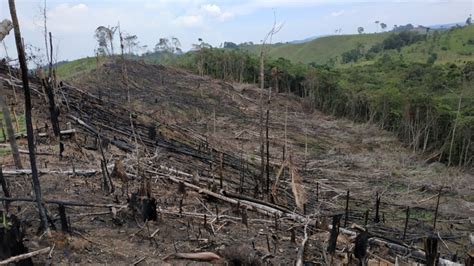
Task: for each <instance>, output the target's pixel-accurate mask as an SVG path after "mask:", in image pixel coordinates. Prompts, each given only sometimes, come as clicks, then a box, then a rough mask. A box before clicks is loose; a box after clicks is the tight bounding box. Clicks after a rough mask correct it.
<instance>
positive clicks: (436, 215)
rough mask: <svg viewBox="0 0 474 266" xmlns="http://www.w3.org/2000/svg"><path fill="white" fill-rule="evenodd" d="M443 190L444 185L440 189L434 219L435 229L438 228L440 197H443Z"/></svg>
mask: <svg viewBox="0 0 474 266" xmlns="http://www.w3.org/2000/svg"><path fill="white" fill-rule="evenodd" d="M442 190H443V187H441V188H440V189H439V192H438V200H437V201H436V210H435V214H434V220H433V231H434V230H436V220H437V219H438V209H439V199H440V198H441V191H442Z"/></svg>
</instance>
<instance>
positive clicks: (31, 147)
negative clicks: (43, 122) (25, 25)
mask: <svg viewBox="0 0 474 266" xmlns="http://www.w3.org/2000/svg"><path fill="white" fill-rule="evenodd" d="M8 4H9V7H10V14H11V17H12V22H13V29H14V32H15V42H16V48H17V51H18V60H19V61H20V69H21V78H22V81H23V92H24V95H25V120H26V133H27V135H28V152H29V155H30V164H31V176H32V179H33V189H34V192H35V196H36V202H37V204H38V210H39V216H40V220H41V229H42V230H48V219H47V217H46V208H45V207H44V206H43V203H42V196H41V185H40V182H39V179H38V169H37V167H36V156H35V143H34V139H33V138H34V136H33V134H34V133H33V123H32V119H31V94H30V87H29V83H28V66H27V64H26V57H25V51H24V49H23V42H22V40H21V32H20V25H19V23H18V17H17V15H16V7H15V0H8Z"/></svg>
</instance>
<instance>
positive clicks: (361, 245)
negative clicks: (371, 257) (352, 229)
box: [354, 231, 369, 266]
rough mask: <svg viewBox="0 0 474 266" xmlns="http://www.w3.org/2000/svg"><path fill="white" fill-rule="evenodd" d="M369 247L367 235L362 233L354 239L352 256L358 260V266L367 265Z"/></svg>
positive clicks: (365, 232)
mask: <svg viewBox="0 0 474 266" xmlns="http://www.w3.org/2000/svg"><path fill="white" fill-rule="evenodd" d="M368 245H369V233H368V232H367V231H362V232H361V233H360V234H358V235H357V237H356V239H355V247H354V256H355V257H356V258H357V259H358V260H359V264H358V265H359V266H365V265H367V263H366V260H367V247H368Z"/></svg>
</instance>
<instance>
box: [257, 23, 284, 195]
mask: <svg viewBox="0 0 474 266" xmlns="http://www.w3.org/2000/svg"><path fill="white" fill-rule="evenodd" d="M281 28H282V25H277V23H276V18H275V20H274V21H273V27H272V29H271V30H270V31H269V32H268V33H267V35H266V36H265V38H264V39H263V42H262V49H261V51H260V74H259V76H260V100H259V106H260V107H259V113H260V117H259V120H260V134H259V135H260V160H261V161H260V182H261V188H262V191H263V190H264V183H265V180H264V174H265V140H264V136H263V127H264V121H263V90H264V89H265V64H264V60H265V54H266V47H267V44H268V42H270V43H271V42H272V38H273V35H275V34H277V33H278V32H279V31H280V30H281ZM270 91H271V88H269V92H270ZM269 97H270V95H269ZM269 102H270V99H269V100H268V103H269ZM268 108H269V107H268ZM268 108H267V123H266V127H267V142H268V116H269V110H268ZM268 153H269V152H268V147H267V155H268ZM267 159H268V158H267ZM267 171H269V169H267ZM267 179H268V180H267V190H266V192H267V193H268V192H269V188H270V186H269V183H270V182H269V179H270V176H269V174H268V178H267Z"/></svg>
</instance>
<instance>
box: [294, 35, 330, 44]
mask: <svg viewBox="0 0 474 266" xmlns="http://www.w3.org/2000/svg"><path fill="white" fill-rule="evenodd" d="M325 36H328V35H317V36H312V37H308V38H306V39H303V40H295V41H291V42H288V43H291V44H299V43H305V42H310V41H314V40H316V39H318V38H321V37H325Z"/></svg>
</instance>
